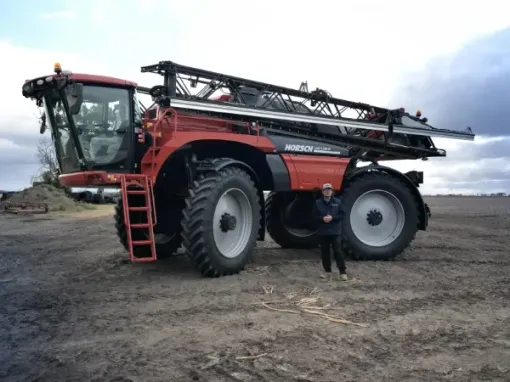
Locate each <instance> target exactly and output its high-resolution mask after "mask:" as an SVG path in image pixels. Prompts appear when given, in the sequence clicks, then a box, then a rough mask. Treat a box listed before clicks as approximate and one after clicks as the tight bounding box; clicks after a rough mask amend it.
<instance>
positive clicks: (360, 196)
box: [342, 172, 419, 260]
mask: <svg viewBox="0 0 510 382" xmlns="http://www.w3.org/2000/svg"><path fill="white" fill-rule="evenodd" d="M342 200H343V202H344V205H345V209H346V211H345V218H344V221H343V236H344V240H343V247H344V252H345V253H346V254H347V255H348V256H349V257H351V258H354V259H359V260H388V259H391V258H394V257H396V256H397V255H399V254H401V253H402V252H404V250H405V249H407V247H408V246H409V245H410V244H411V242H412V241H413V240H414V238H415V235H416V232H417V230H418V222H419V210H418V201H417V200H416V198H415V197H414V195H413V191H412V190H411V189H410V188H409V187H408V185H406V184H405V183H404V182H402V181H401V180H399V179H398V178H395V177H394V176H391V175H387V174H383V173H376V172H374V173H367V174H363V175H361V176H359V177H356V178H354V179H353V180H352V181H350V182H349V184H348V185H347V187H346V188H345V190H344V192H343V194H342Z"/></svg>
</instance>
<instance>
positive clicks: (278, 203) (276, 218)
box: [266, 192, 319, 249]
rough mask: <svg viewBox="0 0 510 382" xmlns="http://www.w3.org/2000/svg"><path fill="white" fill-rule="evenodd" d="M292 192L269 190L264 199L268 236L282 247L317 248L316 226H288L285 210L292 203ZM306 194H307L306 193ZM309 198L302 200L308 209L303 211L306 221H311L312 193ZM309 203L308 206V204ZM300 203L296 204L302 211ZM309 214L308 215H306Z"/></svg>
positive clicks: (313, 200) (313, 201)
mask: <svg viewBox="0 0 510 382" xmlns="http://www.w3.org/2000/svg"><path fill="white" fill-rule="evenodd" d="M292 196H293V195H292V193H283V192H271V193H270V194H269V195H268V196H267V199H266V227H267V232H268V233H269V236H271V238H272V239H273V240H274V241H275V243H276V244H278V245H279V246H281V247H282V248H294V249H310V248H317V246H318V245H319V238H318V237H317V234H316V227H313V228H312V229H308V228H306V229H305V228H302V229H301V227H300V229H299V230H298V229H296V228H291V227H289V225H288V223H287V222H286V218H285V210H286V208H287V207H288V206H289V205H290V204H291V203H292ZM307 196H308V195H307ZM309 196H310V200H309V201H308V200H306V199H305V200H304V202H305V206H306V207H309V208H310V210H309V211H306V212H305V214H306V215H305V216H306V220H307V222H310V221H313V216H312V210H311V208H313V203H315V199H314V197H313V195H312V194H310V195H309ZM308 204H309V206H308ZM300 207H303V206H302V205H301V206H298V207H297V208H299V209H300V210H301V211H299V212H302V208H300ZM308 215H310V216H308Z"/></svg>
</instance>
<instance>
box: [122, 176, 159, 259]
mask: <svg viewBox="0 0 510 382" xmlns="http://www.w3.org/2000/svg"><path fill="white" fill-rule="evenodd" d="M130 186H136V187H137V189H132V190H128V187H130ZM121 189H122V198H123V201H124V203H123V208H124V216H125V219H126V221H125V224H126V228H127V230H126V231H127V239H128V243H129V250H128V251H129V259H130V260H131V262H133V263H148V262H153V261H156V260H157V254H156V247H155V243H154V231H153V226H154V225H155V224H157V222H156V219H155V216H153V215H154V214H155V213H156V211H155V210H154V211H153V208H154V195H153V192H154V190H153V184H152V180H151V179H149V178H147V177H146V176H144V175H133V174H128V175H124V176H123V177H122V178H121ZM129 195H144V196H145V200H146V202H145V205H144V206H136V207H132V206H130V205H129V199H130V198H129ZM135 211H137V212H138V211H139V212H143V215H144V216H145V217H146V218H147V220H146V221H147V223H134V224H131V212H135ZM136 228H145V229H146V230H147V231H146V232H147V234H146V235H144V234H142V235H136V236H135V237H136V239H138V240H136V239H135V240H133V229H136ZM135 232H136V231H135ZM142 232H143V231H142ZM139 247H149V248H150V256H143V257H138V256H136V255H137V254H138V252H140V251H138V249H139ZM142 252H145V251H142ZM144 254H145V253H144Z"/></svg>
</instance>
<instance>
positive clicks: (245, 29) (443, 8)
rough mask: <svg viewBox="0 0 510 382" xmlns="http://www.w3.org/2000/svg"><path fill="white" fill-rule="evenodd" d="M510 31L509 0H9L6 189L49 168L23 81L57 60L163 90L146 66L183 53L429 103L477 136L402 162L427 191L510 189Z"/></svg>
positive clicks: (428, 109) (2, 26)
mask: <svg viewBox="0 0 510 382" xmlns="http://www.w3.org/2000/svg"><path fill="white" fill-rule="evenodd" d="M450 4H451V5H450ZM459 12H460V14H462V17H460V16H459V15H460V14H459ZM392 20H393V22H392ZM509 27H510V18H509V17H508V13H507V12H506V7H505V6H504V2H501V1H490V0H486V1H484V2H482V3H480V2H473V3H467V4H466V3H463V4H462V9H461V10H459V7H458V3H457V2H445V1H434V0H432V1H414V2H409V1H397V0H386V1H378V0H373V1H363V0H358V1H355V2H354V1H341V0H331V1H320V0H318V1H314V2H309V1H296V0H294V1H291V0H289V1H278V2H276V1H274V0H273V1H266V0H261V1H257V2H243V1H234V0H231V1H227V0H224V1H223V0H216V1H207V0H196V1H174V0H167V1H158V0H151V1H148V0H146V1H141V0H140V1H134V0H100V1H86V2H85V1H72V0H67V1H45V2H40V1H35V0H33V1H32V0H24V1H14V0H5V1H4V3H3V9H2V13H1V14H0V57H2V62H1V64H0V65H1V67H2V73H3V78H2V92H0V189H13V190H15V189H21V188H23V187H26V186H28V185H29V184H30V177H31V176H32V175H33V174H34V173H36V172H37V170H38V167H39V166H38V164H37V160H36V158H35V146H36V145H37V141H38V139H39V138H40V137H41V136H40V135H39V128H38V123H37V118H36V115H37V112H38V111H37V108H36V107H35V106H34V105H33V104H32V103H31V102H29V101H27V100H25V99H24V98H23V97H22V95H21V86H22V84H23V81H24V80H25V79H27V78H31V77H35V76H41V75H44V74H47V73H51V71H52V67H53V63H54V62H55V61H59V62H61V63H62V65H63V67H64V69H69V70H71V71H74V72H88V73H94V74H105V75H113V76H117V77H121V78H126V79H132V80H135V81H138V82H139V83H140V84H141V85H145V86H151V85H154V84H156V83H158V82H159V81H160V79H159V78H158V77H152V76H151V75H147V74H141V73H140V66H142V65H149V64H153V63H156V62H157V61H160V60H173V61H176V62H179V63H182V64H186V65H191V66H197V67H201V68H204V69H210V70H215V71H220V72H226V73H229V74H233V75H238V76H243V77H248V78H253V79H257V80H261V81H266V82H273V83H277V84H281V85H286V86H292V87H298V86H299V84H300V83H301V81H305V80H307V81H308V84H309V87H311V88H314V87H321V88H325V89H327V90H328V91H330V92H331V93H333V94H334V95H335V96H337V97H339V98H346V99H351V100H356V101H362V102H368V103H375V104H378V105H380V106H385V107H399V106H405V107H406V108H407V109H408V110H414V109H417V108H420V109H421V110H422V111H423V113H424V115H425V116H427V117H428V118H429V121H430V122H431V124H432V125H434V126H436V127H442V128H452V129H464V128H465V127H466V126H468V125H469V126H471V128H472V129H473V131H474V132H475V133H476V134H477V139H476V142H475V143H473V142H458V141H453V140H435V143H436V145H437V146H438V147H441V148H445V149H447V150H448V157H447V158H441V159H434V160H429V161H427V162H423V161H409V162H402V163H398V164H394V165H393V166H394V167H397V168H399V169H402V170H408V169H418V170H424V171H425V183H426V184H425V185H424V186H423V192H426V193H430V192H433V193H437V192H469V193H476V192H497V191H504V192H510V131H509V130H508V128H507V120H508V119H507V118H506V116H504V115H503V113H504V112H505V109H506V106H507V105H509V104H510V103H509V102H508V100H509V98H510V96H509V94H510V92H509V90H508V83H510V82H509V80H510V51H509V50H508V48H507V47H508V46H510V29H506V28H509ZM349 36H350V37H349Z"/></svg>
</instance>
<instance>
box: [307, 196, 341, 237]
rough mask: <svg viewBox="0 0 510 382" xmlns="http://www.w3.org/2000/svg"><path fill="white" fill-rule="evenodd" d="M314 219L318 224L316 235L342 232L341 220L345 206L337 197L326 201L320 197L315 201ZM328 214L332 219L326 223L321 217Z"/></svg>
mask: <svg viewBox="0 0 510 382" xmlns="http://www.w3.org/2000/svg"><path fill="white" fill-rule="evenodd" d="M314 214H315V219H316V222H317V224H318V229H317V234H318V235H340V234H341V233H342V220H343V218H344V215H345V208H344V205H343V203H342V201H341V200H340V199H338V198H335V197H333V198H331V199H330V200H329V201H326V199H324V197H321V198H319V199H317V200H316V201H315V208H314ZM326 215H330V216H331V217H332V218H333V220H331V221H330V222H329V223H326V222H325V221H324V220H322V218H323V217H324V216H326Z"/></svg>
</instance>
